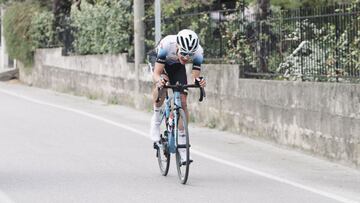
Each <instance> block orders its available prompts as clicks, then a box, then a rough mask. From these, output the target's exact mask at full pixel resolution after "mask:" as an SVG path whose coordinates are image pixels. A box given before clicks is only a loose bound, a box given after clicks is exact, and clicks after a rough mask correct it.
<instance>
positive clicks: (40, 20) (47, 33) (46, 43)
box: [30, 11, 60, 48]
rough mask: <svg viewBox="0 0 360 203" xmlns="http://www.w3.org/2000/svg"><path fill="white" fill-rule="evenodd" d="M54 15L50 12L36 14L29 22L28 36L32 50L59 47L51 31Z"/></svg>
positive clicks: (52, 30)
mask: <svg viewBox="0 0 360 203" xmlns="http://www.w3.org/2000/svg"><path fill="white" fill-rule="evenodd" d="M53 24H54V15H53V13H52V12H50V11H43V12H40V13H37V14H36V15H35V16H34V17H33V18H32V21H31V27H30V35H31V39H32V41H33V46H34V48H52V47H58V46H60V43H59V41H58V39H57V37H56V34H55V31H54V29H53Z"/></svg>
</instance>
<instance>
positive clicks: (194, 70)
mask: <svg viewBox="0 0 360 203" xmlns="http://www.w3.org/2000/svg"><path fill="white" fill-rule="evenodd" d="M200 73H201V71H200V70H196V69H192V71H191V75H192V78H193V81H195V78H198V77H200Z"/></svg>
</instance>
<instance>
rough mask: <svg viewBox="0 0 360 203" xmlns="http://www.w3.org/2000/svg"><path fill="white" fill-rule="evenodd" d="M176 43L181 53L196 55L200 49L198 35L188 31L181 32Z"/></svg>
mask: <svg viewBox="0 0 360 203" xmlns="http://www.w3.org/2000/svg"><path fill="white" fill-rule="evenodd" d="M176 42H177V44H178V46H179V49H180V52H183V53H194V52H195V51H196V50H197V48H198V47H199V38H198V36H197V34H196V33H195V32H194V31H192V30H188V29H184V30H181V31H180V32H179V33H178V34H177V36H176Z"/></svg>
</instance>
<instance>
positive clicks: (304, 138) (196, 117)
mask: <svg viewBox="0 0 360 203" xmlns="http://www.w3.org/2000/svg"><path fill="white" fill-rule="evenodd" d="M35 61H36V63H35V67H34V68H33V69H32V70H31V71H29V70H28V71H27V70H26V69H22V70H21V72H20V78H21V80H23V81H24V82H26V83H28V84H32V85H35V86H39V87H44V88H51V89H54V90H58V91H62V92H72V93H75V94H78V95H85V96H88V97H90V98H99V99H103V100H106V101H109V102H111V103H120V104H125V105H129V106H132V107H135V108H138V109H142V110H150V109H151V106H152V105H151V95H150V93H151V86H152V83H151V73H150V71H149V70H148V69H147V67H146V66H145V65H143V66H141V68H140V72H139V76H138V77H137V76H136V73H135V68H134V65H133V64H131V63H130V64H129V63H127V62H126V56H125V55H116V56H114V55H101V56H67V57H63V56H61V50H60V49H45V50H38V51H37V53H36V60H35ZM188 71H190V69H189V67H188ZM203 71H204V76H205V77H206V78H207V80H208V87H207V88H206V93H207V99H206V100H205V101H204V102H203V103H198V102H197V100H198V97H199V93H198V91H197V90H193V91H191V92H190V98H189V107H190V109H191V110H190V112H191V116H190V117H191V121H195V122H197V123H201V124H203V125H206V126H208V127H216V128H219V129H224V130H230V131H233V132H237V133H241V134H244V135H247V136H250V137H254V138H260V139H266V140H269V141H273V142H275V143H278V144H281V145H286V146H290V147H294V148H297V149H301V150H303V151H306V152H310V153H313V154H315V155H318V156H321V157H326V158H328V159H330V160H334V161H337V162H341V163H343V164H346V165H351V166H355V167H358V168H360V85H355V84H336V83H310V82H286V81H264V80H247V79H239V68H238V66H236V65H204V67H203ZM137 83H139V88H136V87H137V85H136V84H137Z"/></svg>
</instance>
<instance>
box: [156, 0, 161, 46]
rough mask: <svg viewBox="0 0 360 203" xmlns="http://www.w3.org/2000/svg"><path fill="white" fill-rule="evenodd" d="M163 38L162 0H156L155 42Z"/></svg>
mask: <svg viewBox="0 0 360 203" xmlns="http://www.w3.org/2000/svg"><path fill="white" fill-rule="evenodd" d="M160 39H161V0H155V44H157V43H158V42H159V41H160Z"/></svg>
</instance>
